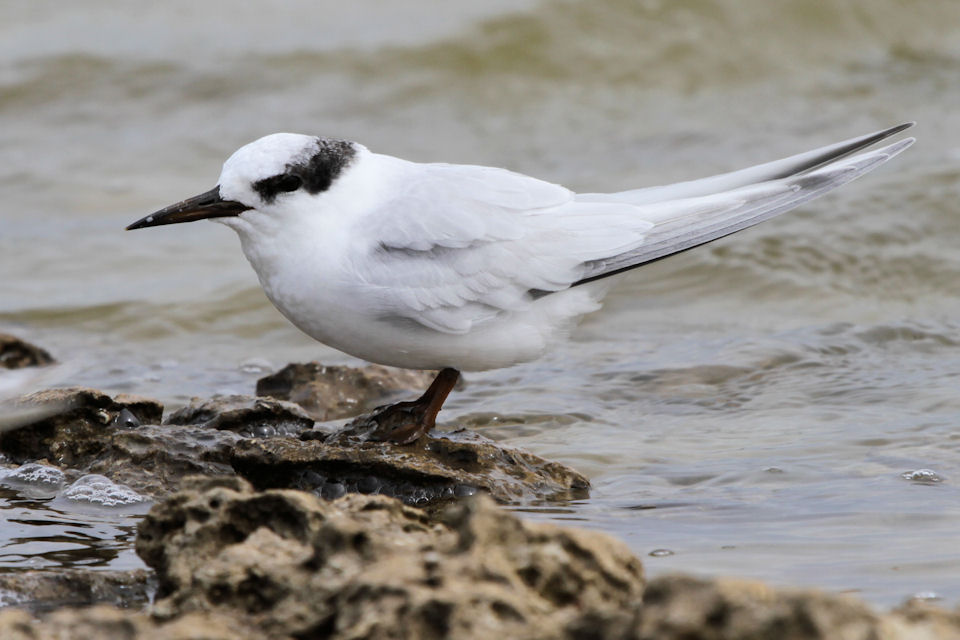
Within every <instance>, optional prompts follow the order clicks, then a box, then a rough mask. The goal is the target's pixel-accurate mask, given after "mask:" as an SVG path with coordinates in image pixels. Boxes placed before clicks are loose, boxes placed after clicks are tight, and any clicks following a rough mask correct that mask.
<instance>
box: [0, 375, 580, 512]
mask: <svg viewBox="0 0 960 640" xmlns="http://www.w3.org/2000/svg"><path fill="white" fill-rule="evenodd" d="M22 404H23V405H24V406H33V405H39V406H51V407H56V408H57V410H56V412H55V413H54V414H53V415H51V416H48V417H44V418H43V419H41V420H37V421H35V422H32V423H29V424H26V425H23V426H21V427H19V428H17V429H13V430H10V431H7V432H2V433H0V453H2V454H4V455H5V456H6V457H7V458H8V459H9V460H10V461H13V462H16V463H19V464H22V463H26V462H34V461H48V462H49V463H51V464H55V465H58V466H59V467H61V468H63V470H64V471H65V472H67V471H68V470H69V472H70V474H71V477H73V476H76V475H77V473H93V474H100V475H104V476H106V477H108V478H109V479H111V480H112V481H114V482H117V483H120V484H124V485H127V486H129V487H130V488H132V489H133V490H135V491H137V492H138V493H141V494H143V495H146V496H149V497H150V498H153V499H156V498H162V497H164V496H166V495H168V494H169V493H170V492H171V491H175V490H176V489H177V487H178V484H179V481H180V480H181V479H182V478H183V477H184V476H186V475H191V474H201V475H207V476H221V475H222V476H232V475H237V474H239V475H241V476H243V477H245V478H247V479H249V480H251V481H252V482H253V483H254V484H255V485H256V486H257V487H259V488H296V489H304V490H307V491H312V492H314V493H316V494H317V495H319V496H322V497H325V498H330V499H333V498H337V497H340V496H341V495H343V494H344V493H348V492H357V493H367V494H378V493H379V494H384V495H390V496H397V497H399V498H402V499H403V500H404V501H406V502H407V503H408V504H416V505H419V506H430V507H434V506H436V505H438V504H440V503H443V502H445V501H449V500H453V499H456V498H460V497H464V496H468V495H472V494H474V493H476V492H478V491H480V492H487V493H489V494H490V495H491V496H493V497H494V498H496V499H498V500H500V501H503V502H524V501H539V500H568V499H575V498H583V497H586V496H587V495H588V491H589V487H590V483H589V481H588V480H587V478H585V477H584V476H583V475H581V474H579V473H577V472H576V471H574V470H573V469H570V468H569V467H566V466H565V465H562V464H560V463H557V462H551V461H549V460H544V459H543V458H540V457H539V456H536V455H534V454H531V453H528V452H525V451H522V450H519V449H514V448H510V447H507V446H505V445H501V444H498V443H496V442H493V441H491V440H488V439H487V438H484V437H483V436H480V435H478V434H474V433H471V432H468V431H465V430H458V431H454V432H434V433H433V434H431V435H429V436H427V437H425V438H422V439H421V440H420V441H419V442H417V443H414V444H411V445H396V444H392V443H385V442H363V443H352V444H351V443H346V442H345V439H343V438H337V437H336V436H337V432H336V431H335V430H331V429H332V427H331V426H330V425H321V427H322V428H316V427H315V424H314V421H313V419H312V418H310V417H309V416H308V415H307V413H306V412H305V411H304V410H303V409H302V408H301V407H299V406H298V405H296V404H294V403H291V402H286V401H281V400H275V399H271V398H253V397H250V396H226V397H217V398H211V399H207V400H201V399H195V400H194V401H192V402H191V403H190V404H189V405H187V406H186V407H183V408H182V409H179V410H178V411H176V412H174V413H172V414H171V415H169V416H168V417H167V419H166V420H165V421H164V422H163V424H160V422H161V418H162V414H163V407H162V405H160V403H159V402H156V401H154V400H149V399H146V398H138V397H134V396H127V395H118V396H116V398H111V397H110V396H108V395H107V394H105V393H102V392H100V391H97V390H94V389H84V388H72V389H57V390H51V391H43V392H39V393H36V394H32V395H30V396H27V397H26V398H25V399H24V400H23V401H22ZM328 441H329V442H328Z"/></svg>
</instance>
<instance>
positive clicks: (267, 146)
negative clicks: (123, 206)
mask: <svg viewBox="0 0 960 640" xmlns="http://www.w3.org/2000/svg"><path fill="white" fill-rule="evenodd" d="M360 149H362V147H361V146H360V145H358V144H356V143H354V142H348V141H345V140H334V139H330V138H318V137H315V136H305V135H300V134H295V133H274V134H272V135H269V136H265V137H263V138H260V139H259V140H256V141H254V142H251V143H250V144H248V145H245V146H243V147H241V148H240V149H238V150H237V151H236V152H235V153H234V154H233V155H232V156H230V157H229V158H228V159H227V161H226V162H225V163H224V164H223V171H221V173H220V179H219V181H218V183H217V186H215V187H214V188H213V189H211V190H209V191H207V192H204V193H201V194H200V195H197V196H194V197H192V198H187V199H186V200H182V201H181V202H177V203H176V204H172V205H170V206H169V207H164V208H163V209H160V210H159V211H156V212H154V213H151V214H150V215H148V216H146V217H144V218H142V219H140V220H137V221H136V222H134V223H133V224H131V225H130V226H128V227H127V229H142V228H144V227H156V226H160V225H164V224H177V223H180V222H193V221H194V220H204V219H208V218H210V219H215V220H217V221H218V222H223V223H225V224H227V225H228V226H234V227H236V228H238V229H239V228H240V226H241V225H240V222H239V221H240V220H241V219H242V217H243V216H244V213H245V212H250V213H249V214H247V216H248V217H252V216H254V215H258V214H260V215H265V216H268V217H276V216H280V215H282V214H283V213H284V212H286V211H291V210H297V209H298V208H299V207H300V206H309V204H310V203H311V202H315V201H316V199H317V198H318V197H320V194H322V193H323V192H325V191H327V189H329V188H330V186H331V185H332V184H333V183H334V181H335V180H336V179H337V177H338V176H339V175H340V173H341V172H342V171H343V170H344V169H346V168H347V167H348V166H349V165H350V164H351V163H352V162H353V161H354V160H355V158H356V156H357V154H358V152H359V151H360Z"/></svg>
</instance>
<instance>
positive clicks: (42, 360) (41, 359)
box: [0, 333, 56, 369]
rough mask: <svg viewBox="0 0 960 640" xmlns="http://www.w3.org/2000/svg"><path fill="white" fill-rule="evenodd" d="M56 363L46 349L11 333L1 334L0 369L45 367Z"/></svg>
mask: <svg viewBox="0 0 960 640" xmlns="http://www.w3.org/2000/svg"><path fill="white" fill-rule="evenodd" d="M54 362H56V361H55V360H54V359H53V356H51V355H50V353H49V352H48V351H47V350H46V349H42V348H40V347H38V346H36V345H34V344H30V343H29V342H27V341H26V340H21V339H20V338H17V337H16V336H12V335H10V334H9V333H0V369H22V368H24V367H43V366H46V365H48V364H53V363H54Z"/></svg>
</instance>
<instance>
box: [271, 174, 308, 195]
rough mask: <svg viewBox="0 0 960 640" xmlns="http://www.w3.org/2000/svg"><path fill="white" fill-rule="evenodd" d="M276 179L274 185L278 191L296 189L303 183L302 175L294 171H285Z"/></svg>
mask: <svg viewBox="0 0 960 640" xmlns="http://www.w3.org/2000/svg"><path fill="white" fill-rule="evenodd" d="M274 179H275V180H276V183H275V185H274V186H275V187H276V189H277V191H296V190H297V189H299V188H300V186H301V185H302V184H303V180H301V179H300V176H295V175H293V174H292V173H284V174H281V175H279V176H276V177H275V178H274Z"/></svg>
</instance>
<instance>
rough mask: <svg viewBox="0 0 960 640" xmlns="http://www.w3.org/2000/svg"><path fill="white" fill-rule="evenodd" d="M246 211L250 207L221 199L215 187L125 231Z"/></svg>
mask: <svg viewBox="0 0 960 640" xmlns="http://www.w3.org/2000/svg"><path fill="white" fill-rule="evenodd" d="M248 209H250V207H248V206H247V205H245V204H243V203H240V202H236V201H234V200H224V199H223V198H221V197H220V187H219V186H216V187H214V188H213V189H210V191H207V192H206V193H201V194H200V195H198V196H193V197H192V198H187V199H186V200H183V201H181V202H178V203H177V204H172V205H170V206H169V207H164V208H163V209H160V210H159V211H157V212H155V213H151V214H150V215H148V216H147V217H146V218H141V219H140V220H137V221H136V222H134V223H133V224H131V225H130V226H129V227H127V230H128V231H129V230H130V229H142V228H144V227H158V226H160V225H162V224H178V223H180V222H193V221H194V220H203V219H205V218H225V217H228V216H238V215H240V214H241V213H243V212H244V211H246V210H248Z"/></svg>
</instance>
